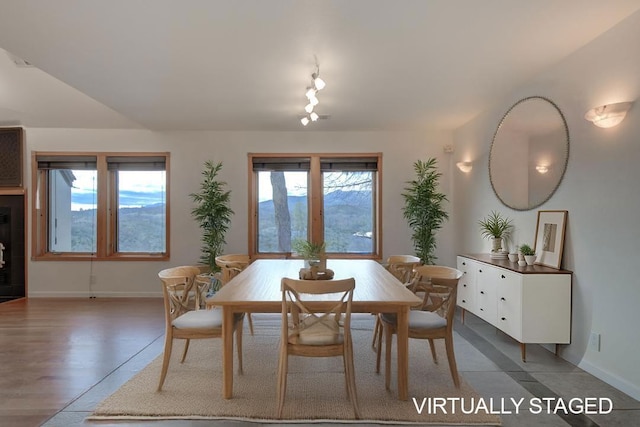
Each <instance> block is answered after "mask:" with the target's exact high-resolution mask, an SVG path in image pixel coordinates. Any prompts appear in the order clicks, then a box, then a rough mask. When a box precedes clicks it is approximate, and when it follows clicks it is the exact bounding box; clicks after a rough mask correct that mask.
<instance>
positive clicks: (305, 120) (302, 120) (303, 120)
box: [300, 117, 309, 126]
mask: <svg viewBox="0 0 640 427" xmlns="http://www.w3.org/2000/svg"><path fill="white" fill-rule="evenodd" d="M300 123H302V126H306V125H308V124H309V118H308V117H303V118H301V119H300Z"/></svg>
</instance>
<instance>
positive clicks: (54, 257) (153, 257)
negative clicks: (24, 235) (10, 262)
mask: <svg viewBox="0 0 640 427" xmlns="http://www.w3.org/2000/svg"><path fill="white" fill-rule="evenodd" d="M169 258H170V257H169V254H167V253H161V254H115V255H111V256H107V257H99V256H97V255H88V254H71V253H59V254H54V253H47V254H43V255H37V256H33V257H31V260H32V261H168V260H169Z"/></svg>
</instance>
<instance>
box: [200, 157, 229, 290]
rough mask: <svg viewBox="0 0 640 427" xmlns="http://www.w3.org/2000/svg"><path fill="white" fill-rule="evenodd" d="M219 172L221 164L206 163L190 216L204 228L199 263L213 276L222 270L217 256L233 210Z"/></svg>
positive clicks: (220, 252) (223, 243)
mask: <svg viewBox="0 0 640 427" xmlns="http://www.w3.org/2000/svg"><path fill="white" fill-rule="evenodd" d="M220 169H222V162H218V163H213V162H212V161H210V160H209V161H206V162H205V164H204V170H203V171H202V177H203V178H202V182H201V183H200V191H199V192H197V193H192V194H190V196H191V198H192V200H193V202H194V203H195V207H194V208H193V209H192V210H191V214H192V215H193V218H194V219H195V220H196V221H198V222H199V224H200V228H201V229H202V237H201V240H202V249H201V251H202V252H201V256H200V262H201V263H202V264H204V265H206V266H208V267H209V271H210V272H211V274H212V275H213V274H214V273H216V272H217V271H218V270H219V269H220V268H219V267H218V266H217V265H216V256H218V255H220V254H222V249H223V246H224V245H225V243H226V241H225V234H226V233H227V230H228V229H229V224H230V223H231V216H232V215H233V210H231V208H230V207H229V203H230V198H231V191H229V190H227V191H225V189H224V187H225V186H226V185H227V183H226V182H224V181H220V180H219V179H218V174H219V172H220ZM212 282H213V280H212Z"/></svg>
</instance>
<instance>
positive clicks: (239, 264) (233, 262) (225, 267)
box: [216, 254, 251, 285]
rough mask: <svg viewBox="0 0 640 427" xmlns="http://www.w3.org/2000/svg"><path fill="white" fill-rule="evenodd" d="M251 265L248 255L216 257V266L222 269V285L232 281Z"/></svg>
mask: <svg viewBox="0 0 640 427" xmlns="http://www.w3.org/2000/svg"><path fill="white" fill-rule="evenodd" d="M250 263H251V258H250V257H249V255H245V254H227V255H219V256H217V257H216V265H217V266H218V267H220V268H221V269H222V277H221V278H220V280H221V281H222V284H223V285H226V284H227V282H228V281H229V280H231V279H233V278H234V277H235V276H237V275H238V273H239V272H240V271H242V270H244V269H245V268H247V266H248V265H249V264H250Z"/></svg>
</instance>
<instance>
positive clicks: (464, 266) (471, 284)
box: [458, 257, 477, 313]
mask: <svg viewBox="0 0 640 427" xmlns="http://www.w3.org/2000/svg"><path fill="white" fill-rule="evenodd" d="M475 265H477V263H475V262H473V261H471V260H470V259H468V258H463V257H458V270H460V271H461V272H462V277H461V278H460V281H459V282H458V306H460V307H462V308H464V309H465V310H469V311H471V312H472V313H475V311H476V305H475V300H476V298H475V270H476V268H474V266H475Z"/></svg>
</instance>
